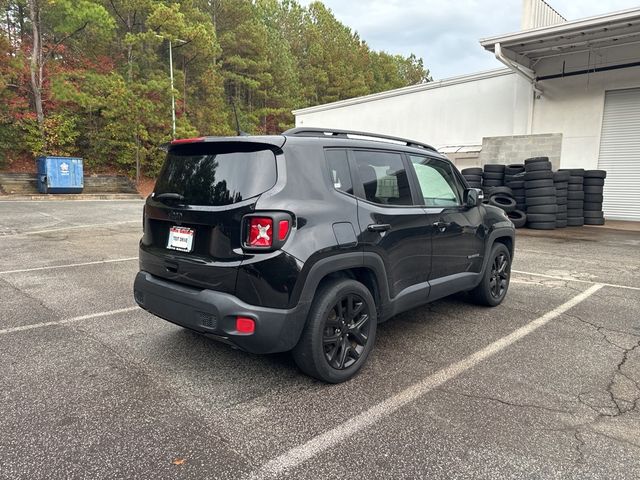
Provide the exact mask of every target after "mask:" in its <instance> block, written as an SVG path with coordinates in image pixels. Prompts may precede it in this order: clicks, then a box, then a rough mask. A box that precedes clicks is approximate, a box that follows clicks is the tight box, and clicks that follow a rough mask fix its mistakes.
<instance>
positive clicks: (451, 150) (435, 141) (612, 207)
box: [293, 0, 640, 221]
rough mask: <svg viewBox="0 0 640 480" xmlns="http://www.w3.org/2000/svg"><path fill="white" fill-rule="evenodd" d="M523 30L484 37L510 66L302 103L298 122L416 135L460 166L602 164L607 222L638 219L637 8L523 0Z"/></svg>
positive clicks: (639, 104)
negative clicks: (587, 11) (539, 158)
mask: <svg viewBox="0 0 640 480" xmlns="http://www.w3.org/2000/svg"><path fill="white" fill-rule="evenodd" d="M522 26H523V30H522V31H520V32H517V33H512V34H507V35H497V36H495V37H491V38H486V39H482V40H480V45H481V46H482V47H483V48H484V49H486V50H487V51H489V52H491V53H493V54H494V55H495V56H496V58H498V60H500V61H501V62H502V63H504V64H505V67H506V68H504V69H499V70H492V71H488V72H480V73H474V74H470V75H464V76H460V77H455V78H449V79H446V80H440V81H435V82H431V83H427V84H422V85H416V86H411V87H406V88H400V89H397V90H391V91H387V92H382V93H378V94H374V95H368V96H365V97H359V98H353V99H348V100H343V101H340V102H335V103H330V104H326V105H318V106H315V107H310V108H305V109H302V110H296V111H294V112H293V113H294V115H295V117H296V126H305V127H326V128H341V129H349V130H359V131H366V132H375V133H382V134H388V135H394V136H399V137H405V138H412V139H415V140H419V141H424V142H427V143H430V144H432V145H434V146H437V147H438V148H439V149H440V150H441V151H442V152H443V153H447V154H448V155H449V156H450V157H451V158H452V159H453V160H454V161H455V162H456V163H457V164H459V165H460V166H467V165H470V164H483V163H519V162H520V163H521V162H522V160H523V159H524V158H526V157H528V156H534V155H547V156H549V157H550V158H551V159H552V161H553V163H554V166H556V167H560V168H572V167H573V168H585V169H596V168H600V169H604V170H607V172H608V176H607V180H606V182H605V204H604V210H605V215H606V216H607V218H611V219H626V220H636V221H640V8H635V9H631V10H625V11H622V12H614V13H610V14H606V15H600V16H596V17H591V18H586V19H582V20H576V21H566V20H565V19H564V18H562V17H561V16H560V15H559V14H558V13H557V12H555V10H553V9H552V8H551V7H550V6H549V5H548V4H547V3H545V2H544V1H542V0H524V8H523V19H522Z"/></svg>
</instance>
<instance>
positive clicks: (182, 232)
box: [167, 227, 195, 252]
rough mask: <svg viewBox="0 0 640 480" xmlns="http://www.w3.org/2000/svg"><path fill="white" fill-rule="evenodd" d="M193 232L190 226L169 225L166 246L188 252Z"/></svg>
mask: <svg viewBox="0 0 640 480" xmlns="http://www.w3.org/2000/svg"><path fill="white" fill-rule="evenodd" d="M194 234H195V232H194V231H193V229H191V228H185V227H171V228H170V229H169V241H168V242H167V248H170V249H171V250H179V251H181V252H190V251H192V250H193V237H194Z"/></svg>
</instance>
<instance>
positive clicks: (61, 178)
mask: <svg viewBox="0 0 640 480" xmlns="http://www.w3.org/2000/svg"><path fill="white" fill-rule="evenodd" d="M36 162H37V164H38V191H39V192H40V193H81V192H82V189H83V188H84V177H83V172H82V159H81V158H75V157H38V158H37V159H36Z"/></svg>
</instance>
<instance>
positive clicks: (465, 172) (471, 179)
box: [460, 167, 482, 188]
mask: <svg viewBox="0 0 640 480" xmlns="http://www.w3.org/2000/svg"><path fill="white" fill-rule="evenodd" d="M460 173H462V176H463V177H464V178H465V180H466V181H467V183H468V184H469V187H470V188H482V168H480V167H472V168H463V169H462V171H461V172H460Z"/></svg>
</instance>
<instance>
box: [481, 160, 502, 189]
mask: <svg viewBox="0 0 640 480" xmlns="http://www.w3.org/2000/svg"><path fill="white" fill-rule="evenodd" d="M482 185H483V187H484V188H485V195H488V194H489V189H490V188H492V187H502V186H503V185H504V165H497V164H489V165H485V166H484V172H483V173H482Z"/></svg>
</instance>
